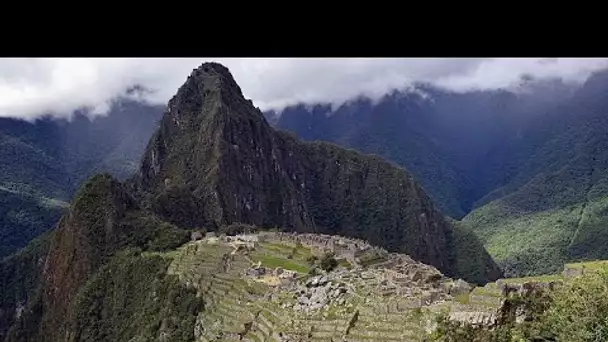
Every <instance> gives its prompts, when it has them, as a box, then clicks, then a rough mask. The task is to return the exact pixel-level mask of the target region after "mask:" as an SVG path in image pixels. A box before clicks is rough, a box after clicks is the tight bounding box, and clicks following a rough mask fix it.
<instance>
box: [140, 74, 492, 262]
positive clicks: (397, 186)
mask: <svg viewBox="0 0 608 342" xmlns="http://www.w3.org/2000/svg"><path fill="white" fill-rule="evenodd" d="M136 183H137V189H138V191H140V192H141V193H142V194H144V197H146V198H147V200H146V202H147V203H148V204H149V205H150V206H151V208H153V209H154V211H156V212H157V213H158V214H159V215H161V216H162V217H164V218H165V219H167V220H169V221H171V222H173V223H175V224H178V225H185V226H191V227H196V226H206V227H213V226H219V225H223V224H230V223H234V222H243V223H249V224H254V225H258V226H265V227H280V228H285V229H288V230H293V231H298V232H320V233H327V234H341V235H345V236H353V237H359V238H364V239H367V240H369V241H370V242H371V243H374V244H378V245H382V246H384V247H386V248H388V249H389V250H393V251H400V252H404V253H407V254H410V255H411V256H412V257H414V258H416V259H417V260H419V261H422V262H425V263H428V264H431V265H434V266H436V267H437V268H439V269H440V270H441V271H442V272H445V273H446V274H453V273H454V269H453V260H452V257H451V255H452V253H451V251H450V246H451V244H450V240H451V239H452V229H451V227H450V226H449V224H448V223H447V222H446V221H445V220H444V218H443V216H442V215H441V213H439V211H438V210H436V208H435V207H434V205H433V203H432V202H431V200H430V199H429V197H428V196H427V195H426V194H425V193H424V191H423V190H422V189H421V187H420V186H419V185H418V184H417V183H416V182H415V181H414V180H413V178H412V176H411V175H410V174H409V173H408V172H407V171H405V170H404V169H402V168H399V167H397V166H395V165H393V164H391V163H389V162H387V161H384V160H383V159H381V158H379V157H375V156H370V155H364V154H361V153H357V152H355V151H352V150H347V149H343V148H340V147H337V146H335V145H332V144H328V143H304V142H301V141H299V140H297V139H295V138H294V137H292V136H290V135H289V134H286V133H283V132H278V131H275V130H274V129H273V128H272V127H270V125H269V124H268V122H267V121H266V119H265V118H264V116H263V114H262V113H261V111H260V110H259V109H257V108H256V107H254V105H253V104H252V103H251V101H248V100H246V99H245V98H244V97H243V95H242V93H241V90H240V88H239V86H238V85H237V84H236V82H235V81H234V79H233V78H232V75H231V74H230V72H229V71H228V69H226V68H225V67H224V66H222V65H219V64H216V63H205V64H203V65H202V66H201V67H199V68H198V69H196V70H194V71H193V72H192V74H191V75H190V76H189V77H188V79H187V81H186V82H185V84H184V85H183V86H182V87H181V88H180V89H179V91H178V92H177V94H176V95H175V96H174V97H173V98H172V99H171V100H170V101H169V105H168V107H167V109H166V112H165V114H164V116H163V118H162V121H161V127H160V129H159V130H158V131H157V132H156V133H155V135H154V136H153V138H152V140H151V142H150V144H149V146H148V148H147V151H146V153H145V155H144V158H143V161H142V166H141V169H140V174H139V177H138V179H137V182H136ZM493 267H494V266H493Z"/></svg>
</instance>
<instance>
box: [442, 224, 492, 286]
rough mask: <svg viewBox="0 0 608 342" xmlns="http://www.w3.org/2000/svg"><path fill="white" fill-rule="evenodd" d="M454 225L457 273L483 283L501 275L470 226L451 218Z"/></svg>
mask: <svg viewBox="0 0 608 342" xmlns="http://www.w3.org/2000/svg"><path fill="white" fill-rule="evenodd" d="M450 223H451V225H452V227H453V233H452V239H451V244H452V251H453V253H454V254H453V256H452V259H453V262H454V267H455V269H456V274H457V275H458V276H459V277H462V278H463V279H466V280H467V281H468V282H470V283H474V284H480V285H483V284H485V283H486V282H487V279H497V278H500V277H501V274H500V271H499V270H498V268H497V267H496V264H495V263H494V260H492V257H491V256H490V255H489V254H488V252H486V250H485V249H484V246H483V244H482V242H481V241H480V240H479V238H478V237H477V236H476V235H475V233H473V232H472V231H471V230H470V229H469V227H467V226H466V225H465V224H463V223H462V222H459V221H455V220H450Z"/></svg>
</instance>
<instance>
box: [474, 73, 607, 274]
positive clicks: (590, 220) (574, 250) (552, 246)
mask: <svg viewBox="0 0 608 342" xmlns="http://www.w3.org/2000/svg"><path fill="white" fill-rule="evenodd" d="M607 92H608V74H607V73H599V74H596V75H595V76H594V77H592V78H590V79H589V80H588V81H587V83H586V84H585V85H584V86H583V87H582V88H581V89H580V90H578V91H577V93H576V94H575V96H574V97H573V98H572V99H571V100H570V101H569V102H568V103H567V104H565V105H564V106H562V107H560V108H558V109H557V110H556V111H555V112H551V113H547V115H545V116H543V117H540V118H539V119H538V120H537V121H535V122H533V123H532V124H531V125H530V126H528V127H527V129H526V131H524V132H522V139H521V140H520V141H519V142H518V143H517V144H514V145H512V146H509V147H508V148H509V149H510V150H511V152H510V153H511V154H512V155H517V157H516V158H513V164H514V165H517V166H516V173H515V174H516V176H515V177H513V180H512V181H511V182H510V183H508V184H507V185H505V186H504V187H502V188H499V189H497V190H495V191H494V192H492V193H490V194H488V195H487V196H486V197H485V198H484V199H482V200H481V201H480V204H485V205H483V206H481V207H480V208H478V209H476V210H475V211H473V212H472V213H471V214H469V215H468V216H467V217H466V218H465V219H464V222H465V223H467V224H469V225H470V226H471V227H472V228H473V229H474V230H475V232H476V233H477V234H478V235H479V236H480V237H481V239H482V240H483V241H484V243H485V244H486V246H488V248H489V250H490V251H491V252H492V254H493V255H494V257H496V258H497V259H498V260H499V262H500V263H501V264H502V265H503V266H504V267H505V271H506V272H507V273H508V274H513V275H520V274H533V273H550V272H554V271H555V270H557V269H559V268H560V267H561V265H562V264H563V263H564V262H565V261H570V260H580V259H582V260H585V259H595V258H599V259H602V258H606V257H607V256H608V254H607V253H608V251H607V250H606V248H605V241H607V239H608V230H606V229H605V228H604V227H605V224H606V222H608V217H607V216H606V212H607V210H608V207H607V206H606V203H607V196H608V191H607V189H608V154H607V153H606V151H607V148H608V115H606V110H607V109H608V103H607V102H606V101H605V95H606V93H607ZM526 150H528V151H530V152H529V153H527V154H524V153H522V151H526Z"/></svg>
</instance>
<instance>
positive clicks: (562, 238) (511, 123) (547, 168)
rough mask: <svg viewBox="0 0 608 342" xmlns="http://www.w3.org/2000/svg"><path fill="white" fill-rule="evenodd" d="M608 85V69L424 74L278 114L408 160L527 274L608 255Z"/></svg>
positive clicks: (314, 132)
mask: <svg viewBox="0 0 608 342" xmlns="http://www.w3.org/2000/svg"><path fill="white" fill-rule="evenodd" d="M524 90H525V91H524ZM607 90H608V79H607V74H606V72H599V73H596V74H595V75H593V76H592V77H590V78H589V79H588V80H587V81H586V83H585V84H583V85H582V86H574V85H566V84H562V83H561V82H558V81H546V82H540V83H538V82H532V83H531V84H528V85H525V86H524V87H523V88H522V89H519V91H484V92H468V93H450V92H447V91H442V90H438V89H435V88H433V87H428V86H420V87H419V88H418V92H405V93H399V92H395V93H393V94H392V95H387V96H386V97H384V98H383V99H381V100H380V101H379V102H378V103H377V104H372V102H371V101H367V100H362V99H360V100H357V101H352V102H348V103H345V104H344V105H342V106H339V107H337V109H335V110H333V111H331V110H330V107H329V106H322V105H317V106H304V105H301V106H295V107H291V108H287V109H285V110H284V111H282V112H279V113H269V116H270V115H272V114H274V115H272V116H273V122H275V125H276V126H277V127H280V128H284V129H287V130H290V131H293V132H294V133H296V134H297V135H298V136H300V137H302V138H304V139H307V140H327V141H333V142H336V143H339V144H343V145H345V146H349V147H352V148H356V149H358V150H361V151H365V152H370V153H377V154H379V155H381V156H383V157H385V158H387V159H389V160H392V161H394V162H396V163H398V164H400V165H403V166H404V167H405V168H406V169H407V170H410V171H411V172H412V174H413V175H414V176H415V177H416V179H418V180H419V181H420V182H421V184H422V185H423V187H424V188H425V189H426V190H427V191H428V192H429V194H430V195H431V197H432V198H433V199H434V200H435V201H436V202H437V203H439V205H440V207H441V208H442V209H443V210H444V212H446V213H447V214H449V215H451V216H453V217H455V218H459V219H460V218H462V222H461V224H462V225H463V226H466V227H469V228H470V229H473V231H474V232H475V233H476V234H477V235H478V236H479V237H480V238H481V240H482V241H483V243H484V244H485V246H486V247H487V248H488V250H489V251H490V253H491V254H492V256H493V257H494V258H495V259H496V260H497V261H498V262H499V264H500V265H501V266H502V267H504V269H505V272H506V274H507V275H526V274H538V273H545V272H554V271H556V270H557V269H559V268H561V267H562V265H563V262H564V261H567V260H578V259H589V258H607V257H608V254H607V253H606V250H605V248H604V243H605V241H608V240H606V235H605V234H606V233H605V232H606V231H607V230H605V228H604V227H605V225H606V223H607V221H606V219H605V218H604V216H605V214H604V212H605V195H606V194H605V188H606V186H605V182H606V180H605V173H606V172H607V171H606V170H607V169H606V162H607V160H606V157H607V156H606V153H605V151H606V144H608V137H607V132H608V122H607V121H606V120H608V115H607V114H606V113H607V110H608V102H606V101H605V97H606V91H607ZM420 92H423V94H424V96H422V95H420Z"/></svg>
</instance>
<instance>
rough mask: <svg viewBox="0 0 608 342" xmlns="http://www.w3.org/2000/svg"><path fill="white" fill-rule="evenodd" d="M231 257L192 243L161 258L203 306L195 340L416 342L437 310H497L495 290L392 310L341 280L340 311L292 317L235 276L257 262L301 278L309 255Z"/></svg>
mask: <svg viewBox="0 0 608 342" xmlns="http://www.w3.org/2000/svg"><path fill="white" fill-rule="evenodd" d="M232 251H233V249H232V247H230V246H228V245H226V244H223V243H221V242H220V243H218V244H207V243H201V242H197V243H189V244H187V245H185V246H183V247H181V248H180V249H178V250H177V251H174V252H171V253H169V254H167V255H166V256H167V257H171V258H172V259H173V262H172V264H171V268H170V270H171V272H173V273H176V274H178V275H179V277H180V279H181V280H182V281H183V282H185V283H187V284H190V285H192V286H195V287H197V289H198V290H199V295H200V296H201V297H202V298H203V300H204V302H205V308H204V310H203V311H202V312H201V313H200V315H199V317H198V322H197V326H196V329H195V331H197V332H198V335H197V336H198V337H197V340H196V341H228V340H231V338H236V337H238V336H239V334H241V335H242V336H243V340H244V341H254V342H263V341H279V340H280V336H279V334H287V335H289V336H292V337H296V338H301V339H302V340H305V341H331V340H334V341H335V340H341V339H342V338H344V340H345V341H352V342H373V341H394V342H397V341H403V342H409V341H419V340H420V338H421V337H422V336H423V335H424V325H426V324H427V320H429V319H430V318H431V315H433V314H435V313H437V312H439V311H440V310H448V311H451V310H460V311H469V312H472V313H475V312H477V311H484V310H487V309H488V308H493V307H495V306H496V305H498V301H497V299H499V298H498V297H496V296H497V295H498V296H499V294H498V289H497V287H496V285H495V284H489V285H488V286H486V287H484V288H477V289H476V290H475V291H474V292H473V293H472V294H471V296H470V297H468V298H464V297H463V298H457V300H455V301H450V302H444V303H441V304H437V305H436V306H433V307H428V308H424V309H423V310H418V309H416V308H414V307H410V308H407V306H403V305H397V303H396V302H395V301H396V300H397V298H395V297H390V296H389V297H378V296H377V295H374V294H371V293H370V292H368V291H362V290H363V288H362V287H361V286H362V285H363V283H361V280H360V279H359V278H356V279H359V280H356V279H354V278H353V279H352V281H351V278H347V279H344V280H345V281H346V283H347V287H348V288H349V289H351V290H354V291H355V293H353V295H352V296H350V297H347V300H346V303H345V304H344V305H339V306H338V305H335V304H331V305H330V306H328V307H327V310H323V311H311V312H303V311H297V310H295V309H293V308H291V305H290V304H291V303H294V302H295V301H296V298H295V297H294V295H293V293H291V292H288V291H282V290H280V289H277V290H272V288H271V287H269V286H268V285H267V284H264V283H261V282H258V281H254V280H253V279H250V278H247V277H245V276H243V274H242V272H243V271H244V270H246V269H247V268H248V267H250V266H251V264H252V263H257V262H261V263H262V265H264V266H267V267H269V268H275V267H282V268H284V269H288V270H294V271H297V272H302V273H306V272H308V263H307V261H306V259H307V258H308V257H309V256H310V255H311V251H310V250H309V249H308V248H305V247H303V246H296V245H294V244H288V243H285V244H281V243H277V242H264V243H261V244H259V245H258V246H257V247H256V249H255V250H253V251H251V252H250V253H249V254H248V255H241V254H238V253H237V254H235V255H232V256H231V257H230V259H231V260H230V261H228V262H223V261H222V260H225V259H226V257H227V256H228V255H231V252H232ZM226 263H227V264H226ZM370 286H372V287H373V285H371V284H366V285H365V286H364V287H365V288H367V289H368V290H369V289H370V288H369V287H370ZM269 293H272V294H273V296H272V298H269V297H268V296H267V295H268V294H269ZM414 301H415V300H414ZM404 303H405V302H404ZM421 312H422V314H421ZM347 331H348V333H347V334H346V336H344V334H345V332H347ZM230 334H232V335H230ZM235 334H236V335H235ZM232 340H234V339H232Z"/></svg>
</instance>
